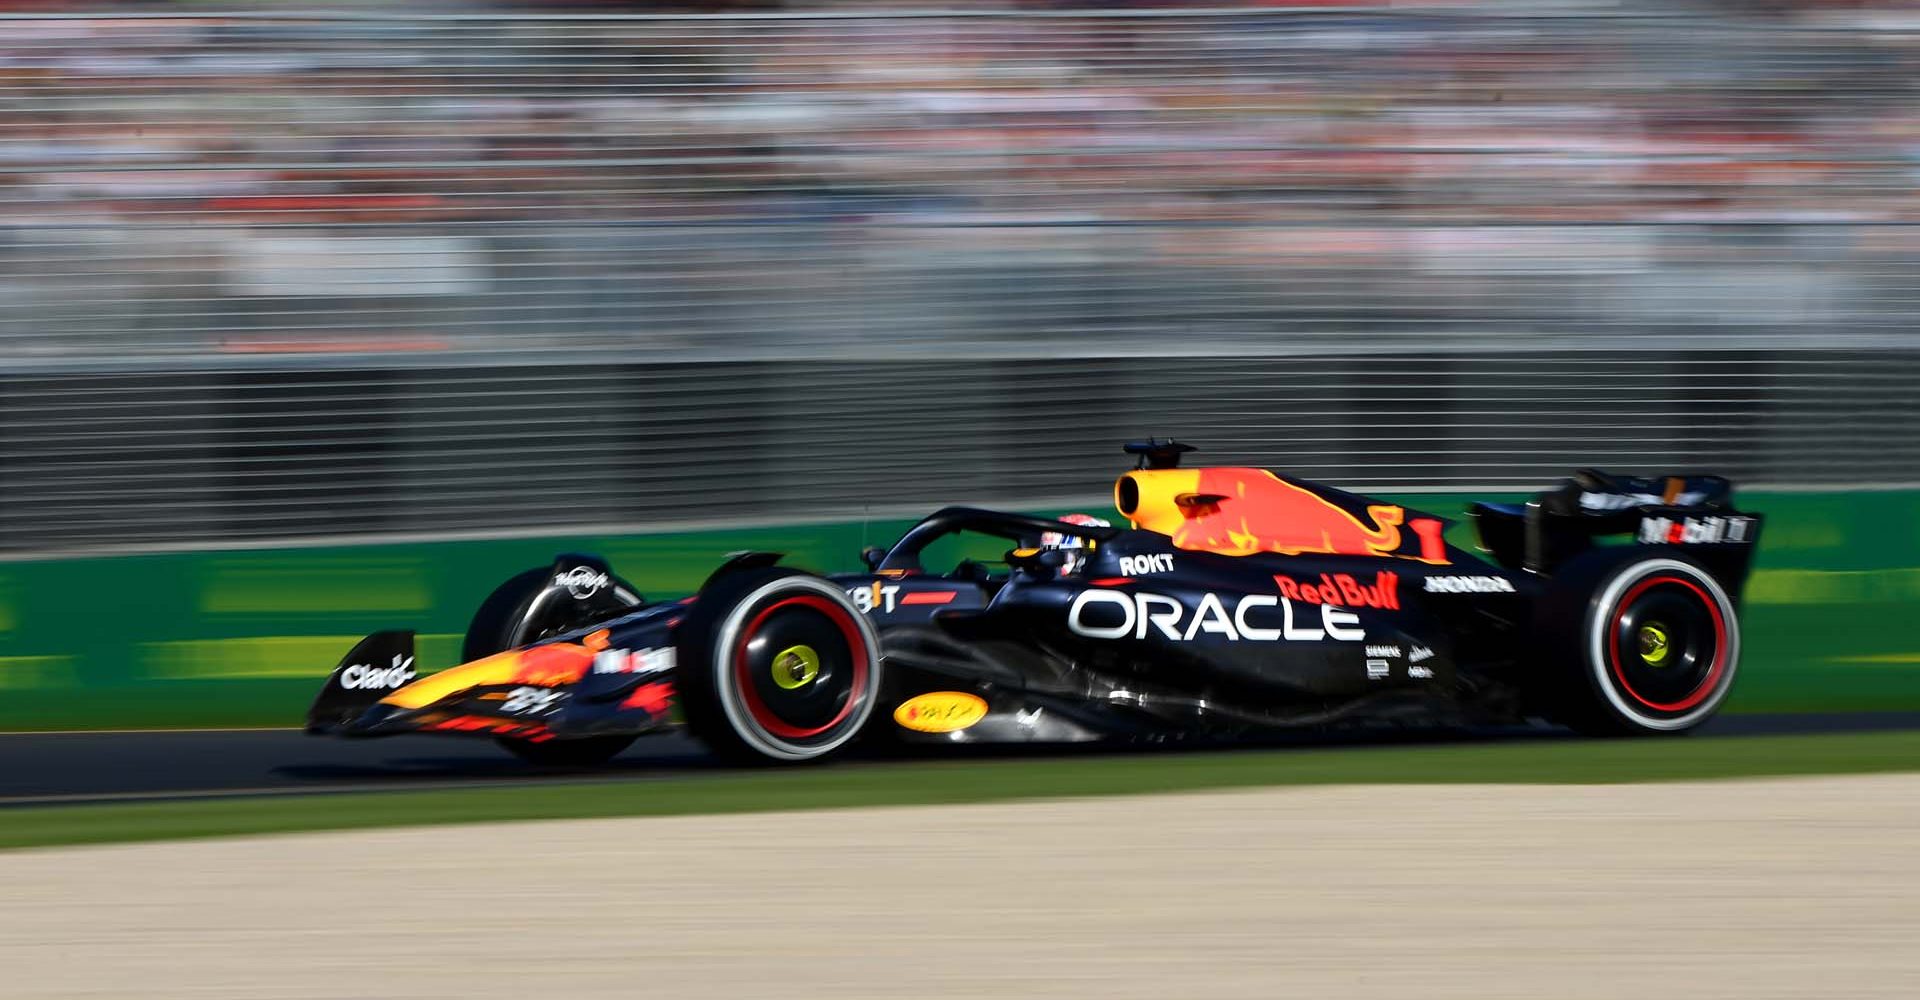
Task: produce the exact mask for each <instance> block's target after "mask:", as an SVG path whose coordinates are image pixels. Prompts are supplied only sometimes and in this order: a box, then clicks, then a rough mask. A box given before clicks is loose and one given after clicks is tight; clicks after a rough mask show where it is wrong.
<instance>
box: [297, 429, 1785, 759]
mask: <svg viewBox="0 0 1920 1000" xmlns="http://www.w3.org/2000/svg"><path fill="white" fill-rule="evenodd" d="M1126 450H1127V451H1128V452H1129V453H1130V454H1133V455H1135V456H1137V458H1138V465H1137V467H1136V468H1134V469H1132V470H1131V471H1127V472H1126V473H1124V474H1123V475H1121V476H1120V477H1119V479H1118V481H1117V482H1116V483H1115V486H1114V504H1115V506H1116V507H1117V508H1118V510H1119V513H1120V515H1121V516H1122V517H1123V518H1124V519H1125V522H1126V523H1125V525H1124V526H1116V525H1110V524H1108V523H1107V522H1105V521H1102V520H1099V519H1096V518H1093V517H1088V516H1074V517H1068V518H1063V519H1058V520H1056V519H1051V518H1043V517H1034V516H1029V515H1025V514H1016V513H1006V512H1000V511H991V510H981V509H975V508H968V507H949V508H946V509H944V510H940V511H938V512H936V513H934V514H932V515H931V516H929V517H927V518H926V519H925V520H923V521H921V522H919V523H918V524H916V525H914V526H913V527H912V528H911V529H910V530H908V531H907V532H906V534H904V535H903V536H901V538H900V539H899V540H898V541H896V542H894V544H893V545H892V546H891V547H889V548H885V549H881V548H870V549H868V550H867V551H866V552H864V553H862V557H863V560H864V562H865V563H866V567H867V568H866V569H865V570H864V571H862V572H859V573H852V574H842V575H834V576H821V575H816V574H813V573H808V572H805V571H802V570H798V569H793V568H789V567H786V566H783V565H780V562H779V560H780V556H779V555H778V554H775V553H764V552H746V553H738V554H735V555H734V556H732V557H731V558H729V559H728V560H726V561H725V563H724V564H722V565H721V566H719V567H718V568H717V569H715V570H714V571H713V573H712V575H711V576H710V577H708V578H707V580H706V582H705V584H704V585H702V586H701V588H700V590H699V592H698V593H696V594H694V595H693V596H691V597H687V598H684V599H680V600H673V601H647V600H646V599H644V598H643V597H641V595H640V594H638V593H637V592H636V591H635V590H634V588H633V587H631V586H629V585H628V584H626V583H625V582H623V581H622V580H621V579H620V578H619V577H618V576H616V575H615V574H614V572H613V570H612V568H611V567H609V566H608V565H607V564H606V563H604V562H603V561H601V560H599V559H597V558H595V557H592V556H585V555H566V556H561V557H560V558H559V559H558V560H557V561H556V562H555V563H554V564H553V565H552V566H551V567H548V568H541V569H536V570H529V571H527V572H525V573H522V574H520V575H518V576H516V577H513V578H512V579H510V580H508V581H507V582H506V583H504V584H502V585H501V586H500V587H499V589H497V590H496V591H495V592H494V593H493V595H492V596H491V597H489V598H488V599H487V600H486V602H485V603H484V604H483V605H482V606H481V607H480V609H479V611H478V612H477V613H476V614H475V616H474V618H473V623H472V626H471V627H470V628H469V630H468V633H467V636H466V646H465V657H464V658H465V660H466V662H464V663H462V664H461V665H459V666H455V667H452V668H450V669H447V670H443V671H440V672H438V673H434V674H431V675H428V676H419V675H417V674H416V673H415V671H414V669H413V637H412V633H409V632H380V633H376V634H374V635H372V636H369V637H367V638H366V639H365V640H363V641H362V642H361V643H360V644H359V645H357V646H356V647H354V649H353V650H352V651H351V652H349V653H348V654H347V656H346V658H345V659H344V660H342V661H341V662H340V665H339V666H338V667H337V668H335V670H334V671H333V673H332V674H331V675H330V676H329V677H328V679H327V681H326V684H325V687H324V688H323V689H322V690H321V692H320V694H319V696H318V698H317V699H316V700H315V701H314V703H313V706H312V708H311V709H310V710H309V712H308V717H307V728H308V731H310V732H312V733H316V734H325V735H333V736H345V737H374V736H385V735H391V734H396V733H422V732H426V733H460V734H470V735H480V736H487V737H491V738H493V739H496V740H498V741H499V742H500V743H502V744H503V745H505V746H506V747H507V748H508V749H510V750H512V751H513V752H515V753H517V754H519V755H521V756H523V757H525V758H527V759H529V760H532V761H535V762H541V763H552V764H587V763H594V762H598V761H601V760H605V759H607V758H609V757H611V756H612V755H614V754H616V753H618V752H620V750H621V749H623V748H624V747H626V746H627V745H628V744H629V743H631V742H632V741H633V740H634V738H635V737H638V736H640V735H643V734H646V733H652V732H657V731H661V730H664V729H667V728H669V727H675V726H680V725H684V726H686V727H687V728H689V729H690V730H691V732H692V733H693V735H694V736H696V737H697V738H698V739H700V740H701V741H703V742H704V743H705V744H706V745H707V746H709V747H710V748H712V749H713V750H714V751H715V752H716V753H718V754H720V755H722V756H723V757H726V758H730V759H734V760H739V761H751V762H799V761H811V760H817V759H821V758H825V757H828V756H830V755H832V754H834V753H835V752H836V751H841V750H843V749H844V748H847V747H848V746H849V745H851V744H853V743H854V742H855V741H856V740H858V739H861V738H862V737H868V738H881V739H893V740H904V741H939V742H958V743H992V742H1045V741H1066V742H1082V741H1096V740H1113V741H1128V740H1168V739H1175V738H1192V737H1198V738H1235V737H1246V736H1253V735H1259V734H1264V733H1273V732H1276V731H1281V730H1288V729H1297V728H1300V727H1322V726H1329V725H1334V724H1346V723H1381V722H1392V723H1402V724H1404V723H1423V724H1424V723H1430V724H1468V725H1475V724H1501V723H1511V722H1519V721H1523V720H1546V721H1549V722H1553V723H1559V724H1563V725H1567V726H1572V727H1575V728H1577V729H1580V730H1582V731H1586V732H1593V733H1613V734H1628V733H1667V732H1679V731H1684V730H1687V729H1690V728H1692V727H1695V726H1697V725H1699V724H1700V723H1701V722H1703V721H1704V720H1706V719H1707V718H1708V717H1709V716H1710V715H1712V714H1713V712H1714V710H1715V709H1716V708H1717V707H1718V706H1719V705H1720V703H1721V701H1722V700H1723V699H1724V698H1725V697H1726V694H1727V691H1728V689H1729V688H1730V687H1731V685H1732V684H1733V679H1734V674H1735V671H1736V668H1737V667H1738V664H1739V658H1740V630H1739V621H1738V611H1739V595H1740V592H1741V590H1742V587H1743V585H1744V583H1745V580H1746V576H1747V572H1748V567H1749V564H1750V562H1751V559H1752V553H1753V551H1754V546H1755V544H1756V543H1757V542H1758V540H1759V534H1760V527H1761V523H1762V518H1761V516H1760V515H1758V514H1752V513H1745V512H1741V511H1739V510H1737V509H1736V508H1735V507H1734V505H1733V495H1732V488H1731V485H1730V484H1729V483H1728V482H1727V481H1726V480H1725V479H1722V478H1719V477H1716V476H1665V477H1655V478H1619V477H1614V476H1610V475H1607V474H1605V473H1601V472H1597V471H1582V472H1578V473H1575V474H1574V476H1573V477H1572V478H1570V479H1568V480H1566V481H1564V482H1563V483H1561V484H1560V485H1558V486H1556V487H1554V488H1552V489H1549V490H1546V491H1544V492H1541V493H1539V494H1537V495H1536V496H1534V497H1533V498H1532V499H1531V500H1529V501H1527V502H1526V503H1524V504H1512V505H1507V504H1494V503H1478V504H1473V505H1472V506H1471V507H1470V508H1469V516H1470V518H1471V519H1472V522H1473V525H1474V527H1475V529H1476V530H1477V533H1478V543H1479V544H1478V548H1479V549H1480V550H1481V551H1482V552H1484V553H1485V557H1484V558H1483V557H1482V556H1480V555H1475V554H1473V553H1470V552H1468V551H1466V550H1464V549H1462V548H1460V547H1458V546H1456V545H1454V544H1451V543H1450V542H1449V541H1448V540H1447V537H1446V530H1447V528H1448V525H1449V522H1448V521H1446V520H1445V519H1443V518H1440V517H1437V516H1434V515H1432V514H1427V513H1423V512H1420V511H1416V510H1411V509H1408V508H1406V507H1403V506H1401V505H1398V504H1394V503H1387V502H1381V501H1376V500H1372V499H1368V498H1366V497H1361V496H1357V495H1355V494H1351V493H1347V492H1344V491H1341V490H1338V489H1333V488H1331V487H1327V486H1324V485H1319V484H1316V483H1312V482H1307V481H1304V480H1299V479H1295V478H1291V477H1288V476H1284V475H1278V474H1275V473H1273V472H1268V471H1266V470H1263V469H1250V468H1227V467H1211V468H1209V467H1199V468H1183V467H1182V466H1181V458H1182V456H1183V454H1184V453H1186V452H1188V451H1191V450H1192V449H1191V448H1190V447H1189V446H1187V445H1182V444H1178V443H1175V442H1159V441H1148V442H1144V443H1136V444H1130V445H1128V446H1127V449H1126ZM955 535H960V536H967V537H970V538H974V539H986V540H989V541H992V542H993V543H995V544H994V550H995V551H996V552H998V551H999V550H1000V549H1001V548H1002V547H1004V548H1005V555H1004V559H1003V560H1001V561H997V562H975V561H971V560H962V561H959V562H957V563H956V564H954V565H952V566H948V567H944V568H943V567H938V566H931V565H927V564H926V561H927V560H926V559H925V558H924V557H925V556H926V555H927V554H928V553H929V552H930V551H931V550H930V547H931V546H935V544H936V543H939V542H941V541H942V540H945V539H950V538H951V536H955Z"/></svg>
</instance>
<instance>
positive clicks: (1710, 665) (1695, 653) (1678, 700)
mask: <svg viewBox="0 0 1920 1000" xmlns="http://www.w3.org/2000/svg"><path fill="white" fill-rule="evenodd" d="M1731 653H1732V642H1731V638H1730V635H1729V632H1728V629H1727V620H1726V615H1725V614H1723V613H1722V611H1721V608H1720V603H1719V601H1718V600H1717V599H1716V597H1715V595H1713V594H1709V593H1708V592H1707V590H1706V589H1705V588H1703V587H1702V586H1700V584H1699V583H1698V582H1696V581H1694V580H1691V579H1688V578H1687V577H1685V576H1681V575H1679V574H1677V573H1654V574H1651V575H1649V576H1646V577H1644V578H1642V579H1640V580H1639V581H1637V582H1635V583H1634V584H1633V585H1632V586H1631V587H1628V588H1627V590H1626V592H1625V593H1624V594H1622V595H1621V596H1620V599H1619V600H1618V601H1616V602H1615V604H1614V608H1613V613H1612V617H1611V620H1610V623H1609V627H1608V629H1607V666H1608V673H1609V676H1610V678H1611V680H1612V682H1613V685H1614V687H1615V688H1616V689H1618V691H1619V692H1620V693H1621V694H1622V695H1623V696H1625V698H1626V699H1627V700H1628V702H1629V703H1630V704H1631V707H1632V708H1633V709H1634V710H1635V711H1636V712H1637V713H1641V714H1645V715H1649V716H1651V717H1653V718H1654V719H1677V718H1679V717H1681V716H1684V715H1686V714H1687V713H1689V712H1692V711H1694V710H1696V709H1699V708H1700V707H1701V706H1702V705H1703V704H1704V703H1706V701H1707V700H1708V699H1709V698H1711V697H1713V696H1714V695H1715V693H1716V692H1718V691H1720V690H1722V689H1723V687H1724V685H1723V684H1722V683H1721V682H1722V679H1723V678H1724V677H1725V675H1726V672H1727V666H1728V663H1729V661H1730V659H1731Z"/></svg>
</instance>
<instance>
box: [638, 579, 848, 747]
mask: <svg viewBox="0 0 1920 1000" xmlns="http://www.w3.org/2000/svg"><path fill="white" fill-rule="evenodd" d="M679 636H680V638H679V654H680V670H679V672H678V674H677V676H676V690H677V693H678V694H679V697H680V704H681V708H682V710H683V711H684V712H685V713H686V718H687V726H688V728H689V729H691V730H692V732H693V734H694V736H696V737H698V738H699V739H700V741H701V742H702V743H705V744H706V745H707V747H708V748H710V749H711V750H713V751H714V752H715V753H716V754H718V755H719V756H720V757H722V758H723V759H725V760H728V761H731V762H734V763H748V764H770V763H781V764H796V763H804V762H808V761H816V760H822V759H824V758H826V757H828V756H830V755H832V754H833V753H835V752H836V751H839V750H840V749H842V748H843V747H845V746H846V745H847V744H849V743H851V742H852V741H853V740H854V739H855V738H856V737H858V736H859V735H860V731H861V729H862V728H864V727H865V726H866V724H867V720H868V719H869V718H870V717H871V716H872V715H873V709H874V706H875V705H877V704H878V703H879V693H880V686H881V680H882V677H881V661H880V655H879V654H880V640H879V636H878V635H877V634H876V633H875V632H874V630H873V626H872V624H871V623H869V622H868V621H867V618H866V616H865V615H863V614H861V613H860V611H859V609H858V608H856V607H854V604H853V602H852V601H851V600H849V599H848V598H847V595H846V592H845V591H844V590H842V589H841V588H840V587H837V586H835V585H834V584H832V583H829V582H827V581H826V580H822V579H820V578H819V577H816V576H810V575H807V574H805V573H801V572H799V571H797V570H791V569H778V568H768V569H759V570H748V571H742V572H739V573H733V574H728V575H726V576H723V577H721V578H720V579H719V580H717V581H714V582H713V583H712V584H710V585H709V586H708V587H707V589H706V590H705V591H704V592H702V593H701V595H700V599H699V600H698V601H696V602H695V603H694V604H693V607H692V610H691V611H690V612H689V613H688V614H687V617H686V619H685V620H684V621H683V622H681V624H680V628H679Z"/></svg>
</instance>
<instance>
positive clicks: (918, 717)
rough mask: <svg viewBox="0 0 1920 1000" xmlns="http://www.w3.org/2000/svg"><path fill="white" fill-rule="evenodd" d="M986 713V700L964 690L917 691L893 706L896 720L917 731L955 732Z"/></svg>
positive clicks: (903, 725) (971, 723)
mask: <svg viewBox="0 0 1920 1000" xmlns="http://www.w3.org/2000/svg"><path fill="white" fill-rule="evenodd" d="M986 717H987V702H986V700H985V699H983V698H981V697H979V696H978V695H971V694H967V693H966V692H964V691H932V692H929V693H927V694H922V695H915V696H914V697H912V698H908V699H907V700H906V701H903V702H901V703H900V707H899V708H896V709H894V710H893V721H895V722H897V723H899V724H900V725H901V726H902V727H903V728H906V729H911V730H913V731H914V732H917V733H956V732H959V731H960V730H962V729H965V728H967V727H968V726H971V725H973V724H974V723H976V722H979V721H980V720H981V719H984V718H986Z"/></svg>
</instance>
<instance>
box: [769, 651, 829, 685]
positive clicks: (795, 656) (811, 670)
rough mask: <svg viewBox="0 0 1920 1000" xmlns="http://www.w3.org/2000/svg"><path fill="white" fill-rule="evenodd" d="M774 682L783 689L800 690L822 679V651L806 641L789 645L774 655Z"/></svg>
mask: <svg viewBox="0 0 1920 1000" xmlns="http://www.w3.org/2000/svg"><path fill="white" fill-rule="evenodd" d="M772 672H773V683H774V686H776V687H778V688H779V689H780V690H782V691H798V690H800V689H801V688H803V687H806V686H807V685H809V684H812V683H813V682H814V681H816V680H819V679H820V653H819V651H818V650H816V649H814V648H813V647H812V646H809V645H807V644H805V643H801V644H800V645H798V646H788V647H787V648H785V649H783V650H781V651H780V652H778V653H775V654H774V655H773V667H772Z"/></svg>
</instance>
